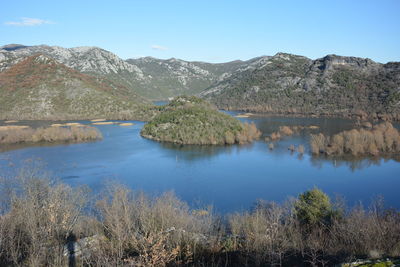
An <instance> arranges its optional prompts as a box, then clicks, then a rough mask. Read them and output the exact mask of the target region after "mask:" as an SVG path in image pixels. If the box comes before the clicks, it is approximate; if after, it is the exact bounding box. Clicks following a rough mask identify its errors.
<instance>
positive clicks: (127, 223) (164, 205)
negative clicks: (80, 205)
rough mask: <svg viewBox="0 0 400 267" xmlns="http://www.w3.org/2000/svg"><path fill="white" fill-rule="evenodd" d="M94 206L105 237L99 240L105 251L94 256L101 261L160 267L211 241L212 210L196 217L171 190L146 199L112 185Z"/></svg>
mask: <svg viewBox="0 0 400 267" xmlns="http://www.w3.org/2000/svg"><path fill="white" fill-rule="evenodd" d="M98 207H99V212H100V214H101V216H102V218H103V219H102V221H103V224H104V233H103V234H104V235H105V236H106V237H107V239H105V241H104V242H103V243H102V247H103V248H104V249H103V251H107V253H103V254H102V255H98V257H101V258H102V259H101V261H102V262H108V263H111V264H121V263H122V262H124V261H130V262H135V264H136V265H143V266H146V265H148V264H153V263H154V262H155V261H157V262H158V264H157V266H159V265H160V266H163V265H165V264H166V263H168V262H169V261H172V260H174V259H176V258H177V259H178V258H179V259H181V260H187V259H190V258H193V257H195V256H196V255H192V254H193V252H192V251H199V250H203V249H205V246H206V243H207V242H212V238H209V236H210V234H211V232H212V229H213V217H212V213H211V212H207V213H202V215H201V216H198V215H196V214H195V213H193V212H191V210H190V209H189V207H188V206H187V204H185V203H184V202H182V201H180V200H178V199H177V198H176V197H175V196H174V195H173V194H172V193H166V194H163V195H161V196H160V197H157V198H155V199H149V198H148V197H146V196H145V195H144V194H133V193H132V192H131V191H130V190H127V189H126V188H124V187H121V186H113V188H112V189H111V195H110V197H108V198H105V199H103V200H101V201H99V202H98ZM135 255H138V257H136V256H135Z"/></svg>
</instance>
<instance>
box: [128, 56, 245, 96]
mask: <svg viewBox="0 0 400 267" xmlns="http://www.w3.org/2000/svg"><path fill="white" fill-rule="evenodd" d="M127 62H129V63H132V64H134V65H135V66H138V67H139V68H140V69H141V70H142V71H143V73H144V74H145V77H146V78H147V79H146V80H144V81H142V84H141V85H140V86H138V87H137V89H138V90H139V92H140V93H141V94H142V95H144V96H146V97H148V98H152V99H154V98H159V99H166V98H168V97H173V96H177V95H182V94H186V95H194V94H197V93H200V92H202V91H203V90H204V89H205V88H207V87H209V86H211V85H212V84H213V83H214V82H216V81H218V80H221V79H223V78H224V77H225V76H227V75H229V74H230V73H231V72H233V71H235V70H237V69H239V68H240V67H242V66H245V65H246V64H247V63H246V62H243V61H239V60H238V61H232V62H227V63H220V64H211V63H205V62H190V61H184V60H181V59H175V58H171V59H167V60H162V59H157V58H152V57H144V58H138V59H128V60H127Z"/></svg>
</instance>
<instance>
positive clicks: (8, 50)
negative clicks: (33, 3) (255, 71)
mask: <svg viewBox="0 0 400 267" xmlns="http://www.w3.org/2000/svg"><path fill="white" fill-rule="evenodd" d="M38 53H40V54H43V55H47V56H49V57H51V58H54V59H55V60H57V61H58V62H60V63H62V64H64V65H66V66H68V67H70V68H73V69H75V70H77V71H79V72H82V73H86V74H90V75H96V76H99V77H104V78H107V79H109V80H111V81H114V82H116V83H119V84H122V85H124V86H125V87H127V88H129V89H131V90H132V92H134V93H138V94H140V95H141V96H143V97H146V98H149V99H154V100H159V99H167V98H169V97H174V96H177V95H181V94H197V93H200V92H201V91H202V90H204V89H205V88H207V87H209V86H210V85H212V84H213V83H214V82H216V81H218V80H220V79H222V78H223V77H225V76H227V75H229V73H231V72H233V71H235V70H237V69H239V68H240V67H243V66H246V65H247V64H248V63H247V62H244V61H233V62H228V63H221V64H211V63H204V62H189V61H184V60H180V59H175V58H171V59H167V60H162V59H155V58H151V57H145V58H139V59H128V60H123V59H121V58H119V57H118V56H117V55H115V54H113V53H111V52H109V51H106V50H104V49H101V48H98V47H75V48H63V47H59V46H47V45H37V46H24V45H19V44H11V45H6V46H2V47H0V72H1V71H4V70H6V69H8V68H10V67H11V66H12V65H14V64H16V63H18V62H19V61H21V60H23V59H24V58H26V57H27V56H32V55H35V54H38Z"/></svg>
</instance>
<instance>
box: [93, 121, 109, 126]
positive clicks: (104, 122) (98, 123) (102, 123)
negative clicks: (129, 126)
mask: <svg viewBox="0 0 400 267" xmlns="http://www.w3.org/2000/svg"><path fill="white" fill-rule="evenodd" d="M92 124H93V125H110V124H114V122H112V121H102V122H93V123H92Z"/></svg>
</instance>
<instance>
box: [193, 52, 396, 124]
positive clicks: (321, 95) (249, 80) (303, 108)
mask: <svg viewBox="0 0 400 267" xmlns="http://www.w3.org/2000/svg"><path fill="white" fill-rule="evenodd" d="M200 96H202V97H204V98H206V99H209V100H210V101H211V102H213V103H214V104H216V105H217V106H218V107H219V108H222V109H236V110H247V111H259V112H270V113H276V114H290V113H293V114H305V115H313V114H315V115H340V116H347V115H358V116H360V117H372V118H393V119H400V63H399V62H390V63H387V64H381V63H376V62H374V61H372V60H370V59H364V58H357V57H343V56H337V55H328V56H326V57H324V58H320V59H317V60H311V59H309V58H306V57H302V56H297V55H291V54H285V53H278V54H276V55H275V56H273V57H263V58H260V59H259V60H258V61H255V62H253V63H252V64H249V65H248V67H247V68H241V69H239V70H237V71H235V72H233V73H231V74H230V75H229V76H227V77H226V78H225V79H223V80H221V81H218V82H216V83H214V84H213V85H212V86H210V87H209V88H207V89H206V90H205V91H203V92H202V93H201V94H200Z"/></svg>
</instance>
